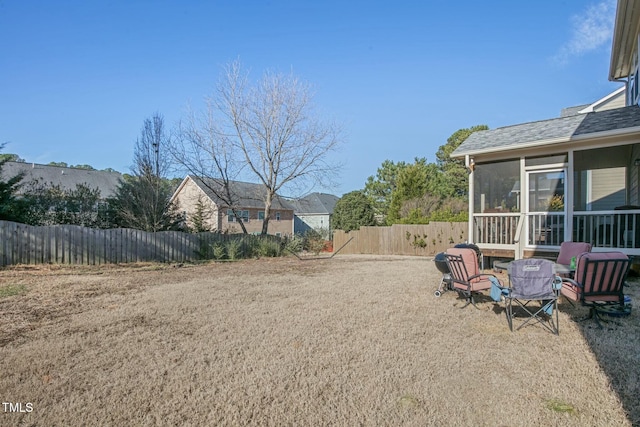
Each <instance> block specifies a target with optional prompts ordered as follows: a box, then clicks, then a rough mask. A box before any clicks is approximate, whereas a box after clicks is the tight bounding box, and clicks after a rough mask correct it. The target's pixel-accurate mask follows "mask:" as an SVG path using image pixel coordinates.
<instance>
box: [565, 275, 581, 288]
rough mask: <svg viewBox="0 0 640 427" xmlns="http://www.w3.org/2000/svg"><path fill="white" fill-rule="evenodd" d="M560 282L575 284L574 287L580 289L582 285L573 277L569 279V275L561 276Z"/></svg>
mask: <svg viewBox="0 0 640 427" xmlns="http://www.w3.org/2000/svg"><path fill="white" fill-rule="evenodd" d="M562 283H569V284H571V285H573V286H576V287H578V288H580V289H582V285H581V284H580V283H578V282H576V281H575V280H573V279H571V278H569V277H563V278H562Z"/></svg>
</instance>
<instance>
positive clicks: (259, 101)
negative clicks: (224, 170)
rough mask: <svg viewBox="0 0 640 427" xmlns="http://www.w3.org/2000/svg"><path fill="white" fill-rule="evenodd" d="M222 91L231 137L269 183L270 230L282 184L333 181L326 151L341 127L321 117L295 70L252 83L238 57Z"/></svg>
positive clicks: (251, 166)
mask: <svg viewBox="0 0 640 427" xmlns="http://www.w3.org/2000/svg"><path fill="white" fill-rule="evenodd" d="M218 95H219V99H218V104H217V106H218V107H219V108H220V109H221V112H222V114H223V115H224V117H226V119H227V122H228V123H229V124H230V126H229V133H228V135H229V137H230V138H231V139H230V141H232V142H233V144H234V147H235V148H236V149H237V150H239V151H240V152H241V153H242V157H243V158H244V161H245V162H246V166H247V167H248V169H249V170H250V171H251V172H252V174H253V175H254V176H255V177H256V178H257V179H258V180H259V181H260V182H261V183H262V184H263V185H264V187H265V200H264V203H265V215H264V222H263V224H262V234H266V233H267V230H268V226H269V217H270V212H271V205H272V202H273V200H274V197H275V196H276V194H277V193H278V192H279V191H280V190H281V189H282V188H283V186H287V185H288V186H290V185H291V184H293V183H297V184H300V183H302V182H306V183H309V182H312V183H314V184H315V183H317V184H321V185H322V184H326V183H327V182H329V181H331V178H332V176H334V175H335V172H336V165H331V164H330V163H329V162H328V154H329V153H330V152H331V151H333V150H334V149H335V148H337V146H338V144H339V143H340V142H341V129H340V127H339V126H338V125H336V124H335V123H332V122H325V121H322V120H320V119H319V118H318V116H317V114H316V113H315V111H314V108H313V103H312V98H313V97H312V94H311V90H310V87H309V85H308V84H307V83H305V82H303V81H301V80H299V79H298V78H297V77H296V76H294V75H293V74H287V75H285V74H280V73H272V72H266V73H265V74H264V75H263V76H262V78H261V79H260V80H258V81H257V82H256V83H255V84H250V83H249V81H248V76H247V74H245V73H244V72H243V71H242V69H241V66H240V64H239V62H237V61H236V62H233V63H231V64H229V65H228V66H227V67H226V69H225V78H224V79H223V81H222V82H221V84H220V85H219V86H218Z"/></svg>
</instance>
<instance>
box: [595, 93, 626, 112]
mask: <svg viewBox="0 0 640 427" xmlns="http://www.w3.org/2000/svg"><path fill="white" fill-rule="evenodd" d="M625 101H626V97H625V93H624V91H623V92H620V93H619V94H617V95H616V96H614V97H612V98H611V99H609V100H607V102H606V103H603V104H602V105H599V106H596V107H595V108H594V109H593V111H596V112H597V111H604V110H612V109H614V108H622V107H625V106H626V102H625Z"/></svg>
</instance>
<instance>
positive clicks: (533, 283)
mask: <svg viewBox="0 0 640 427" xmlns="http://www.w3.org/2000/svg"><path fill="white" fill-rule="evenodd" d="M508 273H509V287H503V288H501V289H502V293H503V295H504V300H505V311H506V314H507V321H508V322H509V329H510V330H511V331H513V330H514V319H515V318H516V317H517V316H518V315H524V317H525V318H524V319H523V321H522V322H521V323H520V325H519V326H518V327H517V328H516V330H519V329H520V328H522V327H523V326H525V325H527V324H529V323H531V322H533V321H535V322H536V323H539V324H541V325H542V326H543V327H544V328H545V329H547V330H548V331H550V332H551V333H553V334H555V335H558V334H559V328H558V321H559V316H558V296H559V293H560V288H561V287H562V278H560V277H558V276H556V274H555V269H554V263H553V262H552V261H549V260H546V259H536V258H528V259H519V260H516V261H513V262H511V263H510V264H509V269H508ZM538 302H539V304H538Z"/></svg>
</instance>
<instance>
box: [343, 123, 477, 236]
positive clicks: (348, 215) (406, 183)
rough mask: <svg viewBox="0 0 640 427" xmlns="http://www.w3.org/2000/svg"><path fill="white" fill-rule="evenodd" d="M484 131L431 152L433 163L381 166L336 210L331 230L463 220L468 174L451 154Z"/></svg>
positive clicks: (419, 160)
mask: <svg viewBox="0 0 640 427" xmlns="http://www.w3.org/2000/svg"><path fill="white" fill-rule="evenodd" d="M487 129H488V127H487V126H484V125H480V126H474V127H471V128H468V129H460V130H458V131H457V132H455V133H454V134H453V135H451V136H450V137H449V138H448V139H447V143H446V144H444V145H442V146H440V147H439V149H438V151H437V152H436V162H435V163H429V162H427V159H426V158H424V157H416V158H415V160H414V162H413V163H406V162H393V161H391V160H385V161H384V162H383V163H382V166H380V167H379V168H378V171H377V173H376V175H375V176H370V177H369V178H368V179H367V182H366V183H365V186H364V188H363V189H361V190H356V191H353V192H350V193H347V194H345V195H344V196H343V197H342V198H341V199H340V200H339V201H338V203H337V204H336V207H335V210H334V213H333V219H332V220H333V222H332V227H333V228H334V229H341V230H345V231H350V230H357V229H358V228H359V227H361V226H365V225H391V224H427V223H429V222H430V221H456V222H457V221H467V220H468V200H467V196H468V194H467V193H468V185H469V181H468V176H469V174H468V171H467V169H466V167H465V165H464V162H463V161H462V160H458V159H452V158H451V157H450V155H451V153H452V152H453V151H454V150H455V149H456V148H458V146H460V144H462V143H463V142H464V141H465V140H466V139H467V138H468V137H469V135H471V134H472V133H473V132H477V131H481V130H487Z"/></svg>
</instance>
